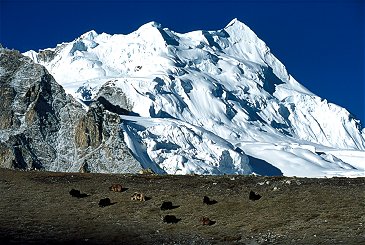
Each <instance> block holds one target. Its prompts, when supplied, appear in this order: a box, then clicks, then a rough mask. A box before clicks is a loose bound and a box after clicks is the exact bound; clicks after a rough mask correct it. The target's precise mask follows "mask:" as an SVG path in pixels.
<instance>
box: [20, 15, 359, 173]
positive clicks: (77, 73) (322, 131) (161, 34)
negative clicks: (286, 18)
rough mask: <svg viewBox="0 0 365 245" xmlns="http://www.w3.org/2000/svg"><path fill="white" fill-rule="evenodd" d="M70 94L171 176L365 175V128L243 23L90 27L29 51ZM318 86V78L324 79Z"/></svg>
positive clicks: (141, 158)
mask: <svg viewBox="0 0 365 245" xmlns="http://www.w3.org/2000/svg"><path fill="white" fill-rule="evenodd" d="M24 54H25V55H26V56H29V57H30V58H32V59H33V60H34V61H35V62H37V63H40V64H42V65H44V66H45V67H46V68H47V69H48V71H49V72H50V73H51V74H52V75H53V76H54V77H55V79H56V81H57V82H58V83H59V84H61V85H62V86H63V87H64V89H65V90H66V92H67V93H69V94H71V95H72V96H74V97H75V98H77V99H78V100H79V101H80V102H81V103H84V104H86V105H88V104H89V103H90V102H91V101H96V100H98V101H100V102H104V103H103V104H107V105H110V106H111V108H114V112H116V111H115V110H116V109H118V112H119V113H118V114H120V115H121V118H122V119H123V124H122V125H121V130H122V131H123V135H124V140H125V141H126V143H127V145H128V147H129V148H130V150H131V151H132V152H133V153H134V156H135V157H136V159H137V160H138V161H139V162H140V163H141V164H142V166H143V167H144V168H151V169H152V170H154V171H155V172H157V173H169V174H190V173H196V174H259V175H285V176H306V177H324V176H328V177H330V176H350V177H358V176H365V162H364V160H365V151H364V150H365V129H363V128H362V126H361V124H360V121H359V120H357V119H355V118H354V117H353V116H352V115H351V114H350V113H349V112H348V111H347V110H346V109H344V108H342V107H340V106H337V105H335V104H332V103H329V102H328V101H326V100H324V99H322V98H320V97H318V96H317V95H315V94H313V93H312V92H310V91H309V90H308V89H306V88H305V87H304V86H302V85H301V84H300V83H298V82H297V81H296V80H295V79H294V78H293V77H292V76H291V75H290V74H289V73H288V71H287V70H286V69H285V67H284V65H283V64H282V63H281V62H280V61H279V60H278V59H277V58H276V57H275V56H274V55H273V54H272V53H271V52H270V49H269V48H268V47H267V45H266V44H265V43H264V42H263V41H262V40H260V39H259V38H258V37H257V36H256V34H255V33H254V32H253V31H252V30H251V29H250V28H249V27H247V26H246V25H245V24H243V23H242V22H240V21H238V20H237V19H234V20H232V21H231V22H230V23H229V24H228V25H227V26H226V27H225V28H223V29H221V30H218V31H193V32H189V33H185V34H180V33H176V32H174V31H172V30H169V29H168V28H163V27H162V26H161V25H160V24H158V23H155V22H150V23H147V24H145V25H143V26H142V27H140V28H139V29H138V30H136V31H135V32H133V33H131V34H128V35H109V34H106V33H102V34H97V33H96V32H95V31H90V32H88V33H85V34H83V35H82V36H80V37H79V38H77V39H75V40H74V41H72V42H68V43H62V44H60V45H57V47H56V48H50V49H46V50H41V51H39V52H38V53H37V52H35V51H28V52H26V53H24ZM318 82H320V81H318Z"/></svg>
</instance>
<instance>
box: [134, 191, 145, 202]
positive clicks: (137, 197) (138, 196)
mask: <svg viewBox="0 0 365 245" xmlns="http://www.w3.org/2000/svg"><path fill="white" fill-rule="evenodd" d="M131 200H132V201H140V202H144V201H146V197H145V195H144V194H143V193H139V192H135V193H134V194H133V195H132V196H131Z"/></svg>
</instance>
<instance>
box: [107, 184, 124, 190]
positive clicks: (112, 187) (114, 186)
mask: <svg viewBox="0 0 365 245" xmlns="http://www.w3.org/2000/svg"><path fill="white" fill-rule="evenodd" d="M109 190H111V191H114V192H122V191H123V187H122V185H120V184H112V186H110V187H109Z"/></svg>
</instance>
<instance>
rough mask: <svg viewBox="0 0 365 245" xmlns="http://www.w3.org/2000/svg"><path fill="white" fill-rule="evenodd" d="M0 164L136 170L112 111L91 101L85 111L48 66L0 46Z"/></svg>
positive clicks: (25, 166) (138, 166)
mask: <svg viewBox="0 0 365 245" xmlns="http://www.w3.org/2000/svg"><path fill="white" fill-rule="evenodd" d="M0 97H1V103H0V111H1V113H0V167H6V168H21V169H33V168H37V169H45V170H51V171H87V172H88V171H91V172H138V171H139V170H140V169H141V166H140V164H139V163H138V162H137V161H136V160H135V159H134V157H133V156H132V155H131V153H130V151H129V149H128V148H127V146H126V144H125V142H124V141H123V133H122V132H121V129H120V126H119V125H120V123H121V121H120V118H119V116H118V115H117V114H115V113H113V112H109V111H107V110H105V108H104V106H103V105H101V104H100V103H98V102H96V103H94V104H91V105H90V109H89V110H88V111H86V110H85V109H84V108H83V107H82V105H81V104H80V103H78V102H77V101H76V100H75V99H73V98H72V97H71V96H70V95H67V94H66V93H65V91H64V89H63V88H62V87H61V86H60V85H59V84H58V83H57V82H56V81H55V80H54V78H53V77H52V76H51V75H50V74H49V73H48V71H47V70H46V69H45V68H44V67H43V66H41V65H38V64H35V63H34V62H33V61H32V60H31V59H29V58H27V57H24V56H23V55H21V54H20V53H19V52H18V51H12V50H7V49H2V48H0Z"/></svg>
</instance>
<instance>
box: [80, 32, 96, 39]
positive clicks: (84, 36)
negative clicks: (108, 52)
mask: <svg viewBox="0 0 365 245" xmlns="http://www.w3.org/2000/svg"><path fill="white" fill-rule="evenodd" d="M97 35H98V33H97V32H96V31H94V30H91V31H88V32H85V33H84V34H82V35H81V36H80V38H81V39H88V40H93V39H94V38H95V37H96V36H97Z"/></svg>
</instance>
